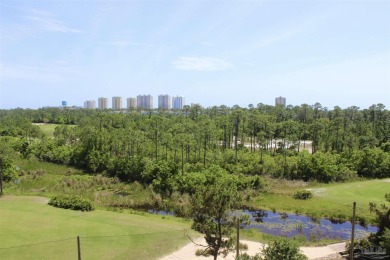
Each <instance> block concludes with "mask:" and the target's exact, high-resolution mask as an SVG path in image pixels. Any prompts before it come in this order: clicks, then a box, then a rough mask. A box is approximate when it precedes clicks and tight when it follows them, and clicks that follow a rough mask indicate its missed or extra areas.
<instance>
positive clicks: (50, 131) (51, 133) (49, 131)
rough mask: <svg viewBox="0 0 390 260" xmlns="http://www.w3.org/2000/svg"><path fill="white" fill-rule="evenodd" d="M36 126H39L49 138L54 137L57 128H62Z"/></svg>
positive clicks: (43, 125)
mask: <svg viewBox="0 0 390 260" xmlns="http://www.w3.org/2000/svg"><path fill="white" fill-rule="evenodd" d="M35 125H37V126H39V128H41V130H42V132H43V133H44V134H45V135H46V136H48V137H53V136H54V131H55V130H56V127H57V126H60V124H35ZM68 126H71V127H75V126H76V125H68Z"/></svg>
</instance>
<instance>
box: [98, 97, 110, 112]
mask: <svg viewBox="0 0 390 260" xmlns="http://www.w3.org/2000/svg"><path fill="white" fill-rule="evenodd" d="M98 108H99V109H100V110H104V109H108V98H105V97H100V98H98Z"/></svg>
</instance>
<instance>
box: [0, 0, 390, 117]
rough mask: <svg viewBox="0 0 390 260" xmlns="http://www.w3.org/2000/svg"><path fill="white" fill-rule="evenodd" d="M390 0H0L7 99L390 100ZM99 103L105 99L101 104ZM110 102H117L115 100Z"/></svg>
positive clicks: (363, 104)
mask: <svg viewBox="0 0 390 260" xmlns="http://www.w3.org/2000/svg"><path fill="white" fill-rule="evenodd" d="M389 13H390V1H381V0H379V1H342V0H335V1H309V0H302V1H288V0H283V1H211V0H205V1H195V0H189V1H179V0H172V1H165V0H163V1H154V0H151V1H137V0H134V1H45V0H36V1H26V0H2V1H0V17H1V23H0V35H1V37H0V109H10V108H17V107H21V108H40V107H44V106H58V104H61V101H62V100H66V101H67V102H68V106H71V105H77V106H83V102H84V101H85V100H91V99H94V100H97V99H98V98H99V97H110V100H109V101H110V103H111V102H112V100H111V98H112V96H120V97H122V98H123V104H122V106H123V107H126V105H127V100H126V98H128V97H135V96H136V95H137V93H148V94H150V95H152V96H154V97H155V100H154V101H155V103H154V107H156V106H157V102H156V101H158V100H157V97H158V95H160V94H161V93H171V94H176V93H177V94H180V95H182V96H184V97H186V103H187V104H191V103H200V104H201V105H202V106H204V107H210V106H220V105H226V106H229V107H232V106H234V105H239V106H241V107H247V106H248V105H249V104H253V105H254V106H256V105H257V104H258V103H264V104H268V105H273V104H274V98H275V97H277V96H280V95H281V96H283V97H287V99H288V100H287V105H289V104H292V105H301V104H303V103H305V104H309V105H313V104H315V103H316V102H319V103H321V105H322V106H323V107H328V108H329V109H332V108H333V107H334V106H340V107H341V108H346V107H350V106H358V107H360V108H368V107H369V106H371V105H372V104H377V103H382V104H384V105H385V106H386V108H387V109H389V107H390V26H389V24H390V15H389ZM96 105H97V106H98V102H97V104H96ZM110 108H111V106H110Z"/></svg>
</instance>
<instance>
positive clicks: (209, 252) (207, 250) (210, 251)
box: [195, 248, 214, 257]
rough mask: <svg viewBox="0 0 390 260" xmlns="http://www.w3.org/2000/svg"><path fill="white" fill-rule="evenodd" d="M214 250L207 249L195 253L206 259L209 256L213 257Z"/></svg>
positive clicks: (197, 250)
mask: <svg viewBox="0 0 390 260" xmlns="http://www.w3.org/2000/svg"><path fill="white" fill-rule="evenodd" d="M213 254H214V253H213V250H212V249H211V248H206V249H196V251H195V255H196V256H205V257H208V256H211V255H213Z"/></svg>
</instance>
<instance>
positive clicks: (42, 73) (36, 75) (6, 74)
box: [0, 62, 82, 82]
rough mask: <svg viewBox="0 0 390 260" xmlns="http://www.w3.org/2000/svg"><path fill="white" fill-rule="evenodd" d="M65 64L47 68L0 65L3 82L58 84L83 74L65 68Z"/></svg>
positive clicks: (56, 64)
mask: <svg viewBox="0 0 390 260" xmlns="http://www.w3.org/2000/svg"><path fill="white" fill-rule="evenodd" d="M63 65H65V64H58V63H57V62H55V64H51V65H47V66H31V65H14V64H4V63H2V64H0V69H1V77H0V80H1V81H7V80H33V81H46V82H57V81H59V80H62V79H64V78H66V77H69V75H72V76H75V75H80V74H82V72H80V71H78V70H75V69H73V68H70V67H67V66H63Z"/></svg>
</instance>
